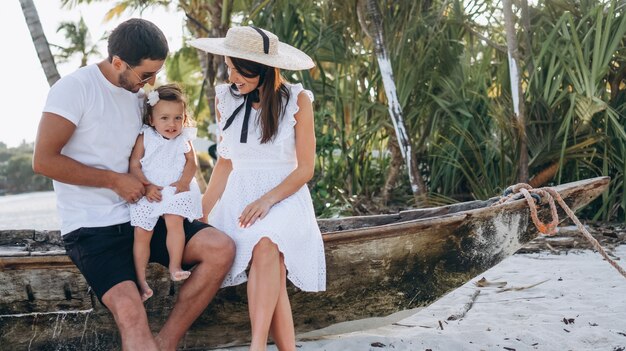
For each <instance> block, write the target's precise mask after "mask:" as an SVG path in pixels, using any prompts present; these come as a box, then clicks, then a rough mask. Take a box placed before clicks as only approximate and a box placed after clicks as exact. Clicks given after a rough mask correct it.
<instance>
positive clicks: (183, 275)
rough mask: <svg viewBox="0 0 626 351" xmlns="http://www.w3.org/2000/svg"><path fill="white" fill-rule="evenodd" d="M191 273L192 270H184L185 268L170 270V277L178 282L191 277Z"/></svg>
mask: <svg viewBox="0 0 626 351" xmlns="http://www.w3.org/2000/svg"><path fill="white" fill-rule="evenodd" d="M190 275H191V272H189V271H183V270H180V269H179V270H170V277H171V278H172V280H173V281H175V282H178V281H181V280H185V279H187V278H189V276H190Z"/></svg>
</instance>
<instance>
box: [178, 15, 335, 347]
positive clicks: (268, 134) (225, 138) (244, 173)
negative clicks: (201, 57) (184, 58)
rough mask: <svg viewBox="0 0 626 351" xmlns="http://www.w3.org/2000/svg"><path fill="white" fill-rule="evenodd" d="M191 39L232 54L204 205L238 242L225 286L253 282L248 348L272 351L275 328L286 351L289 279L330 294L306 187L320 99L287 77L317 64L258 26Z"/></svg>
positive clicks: (290, 333) (290, 336)
mask: <svg viewBox="0 0 626 351" xmlns="http://www.w3.org/2000/svg"><path fill="white" fill-rule="evenodd" d="M190 45H192V46H194V47H196V48H198V49H201V50H204V51H206V52H209V53H212V54H217V55H224V56H226V58H225V60H226V64H227V66H228V73H229V80H230V83H231V84H230V85H229V84H224V85H220V86H217V87H216V98H215V106H216V108H215V110H216V115H217V122H218V126H219V128H218V129H219V135H218V153H219V159H218V161H217V164H216V166H215V168H214V170H213V173H212V175H211V179H210V181H209V185H208V187H207V189H206V192H205V194H204V196H203V206H202V207H203V215H204V218H206V217H207V216H208V221H209V222H210V223H211V225H213V226H215V227H216V228H218V229H220V230H222V231H224V232H226V233H228V235H230V236H231V237H232V238H233V240H234V241H235V243H236V245H237V255H236V258H235V263H234V264H233V268H232V269H231V271H230V273H229V274H228V275H227V277H226V279H225V281H224V285H223V286H229V285H237V284H241V283H243V282H245V281H246V280H248V286H247V293H248V310H249V313H250V321H251V326H252V341H251V345H250V350H255V351H256V350H265V349H266V344H267V338H268V335H269V334H270V333H271V335H272V338H273V339H274V342H275V343H276V345H277V346H278V348H279V349H280V350H295V333H294V327H293V317H292V315H291V306H290V303H289V297H288V295H287V286H286V280H287V278H289V280H290V281H291V282H292V283H293V284H294V285H295V286H296V287H298V288H299V289H301V290H304V291H323V290H325V287H326V263H325V258H324V246H323V242H322V238H321V234H320V230H319V228H318V226H317V221H316V219H315V212H314V210H313V203H312V201H311V196H310V193H309V190H308V188H307V186H306V182H307V181H309V180H310V179H311V177H312V176H313V170H314V165H315V129H314V123H313V108H312V99H313V95H312V94H311V92H309V91H307V90H304V89H303V88H302V85H301V84H295V85H294V84H289V83H287V82H286V81H285V80H284V78H283V77H282V76H281V74H280V69H288V70H302V69H309V68H312V67H313V66H314V63H313V61H312V60H311V58H310V57H308V56H307V55H306V54H305V53H303V52H302V51H300V50H298V49H296V48H294V47H292V46H289V45H287V44H284V43H281V42H280V41H278V38H277V37H276V36H275V35H274V34H272V33H270V32H268V31H265V30H262V29H259V28H256V27H236V28H231V29H230V30H229V31H228V33H227V34H226V37H225V38H202V39H196V40H193V41H192V42H190ZM218 200H219V202H218ZM209 214H210V215H209ZM248 267H249V272H248V274H246V270H247V269H248Z"/></svg>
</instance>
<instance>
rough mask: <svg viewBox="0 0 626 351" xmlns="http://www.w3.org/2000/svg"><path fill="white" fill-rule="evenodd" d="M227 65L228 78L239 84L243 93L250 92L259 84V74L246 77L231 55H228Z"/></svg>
mask: <svg viewBox="0 0 626 351" xmlns="http://www.w3.org/2000/svg"><path fill="white" fill-rule="evenodd" d="M226 66H228V80H230V82H231V83H234V84H235V86H237V89H238V90H239V93H241V95H245V94H248V93H249V92H251V91H253V90H254V89H256V87H257V85H259V79H260V77H259V76H256V77H254V78H248V77H244V76H243V75H242V74H241V72H239V71H237V69H236V68H235V65H233V61H231V59H230V57H226Z"/></svg>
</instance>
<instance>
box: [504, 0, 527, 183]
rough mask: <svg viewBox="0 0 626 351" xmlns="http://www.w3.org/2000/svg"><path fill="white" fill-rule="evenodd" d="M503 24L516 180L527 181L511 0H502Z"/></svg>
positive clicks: (523, 127)
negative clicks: (514, 135)
mask: <svg viewBox="0 0 626 351" xmlns="http://www.w3.org/2000/svg"><path fill="white" fill-rule="evenodd" d="M502 6H503V13H504V25H505V29H506V46H507V49H508V50H507V52H508V58H509V76H510V80H511V98H512V99H513V113H514V114H515V120H516V122H517V123H516V125H517V128H518V137H519V164H518V175H517V181H518V182H521V183H526V182H527V181H528V147H527V141H526V116H525V114H526V109H525V107H524V91H523V87H522V82H521V80H520V76H519V50H518V43H517V36H516V31H515V21H514V19H513V5H512V4H511V0H503V1H502Z"/></svg>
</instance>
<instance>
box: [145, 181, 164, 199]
mask: <svg viewBox="0 0 626 351" xmlns="http://www.w3.org/2000/svg"><path fill="white" fill-rule="evenodd" d="M161 189H163V187H160V186H157V185H154V184H148V185H146V198H147V199H148V201H149V202H161Z"/></svg>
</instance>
